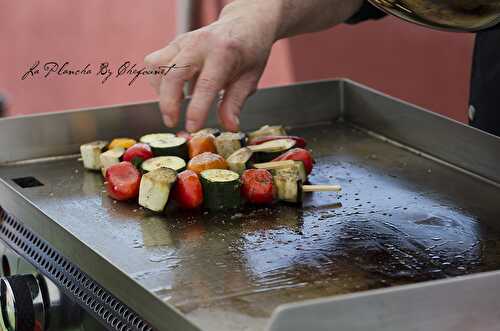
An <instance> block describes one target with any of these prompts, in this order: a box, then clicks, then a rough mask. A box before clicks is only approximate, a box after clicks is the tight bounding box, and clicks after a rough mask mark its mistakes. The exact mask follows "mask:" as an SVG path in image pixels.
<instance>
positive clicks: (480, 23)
mask: <svg viewBox="0 0 500 331" xmlns="http://www.w3.org/2000/svg"><path fill="white" fill-rule="evenodd" d="M369 1H370V2H371V3H372V4H373V5H374V6H376V7H377V8H379V9H381V10H383V11H385V12H387V13H389V14H392V15H395V16H397V17H399V18H402V19H404V20H406V21H409V22H413V23H417V24H420V25H423V26H427V27H431V28H436V29H441V30H449V31H478V30H483V29H487V28H489V27H492V26H494V25H496V24H499V23H500V0H369Z"/></svg>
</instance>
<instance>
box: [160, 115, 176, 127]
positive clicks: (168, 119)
mask: <svg viewBox="0 0 500 331" xmlns="http://www.w3.org/2000/svg"><path fill="white" fill-rule="evenodd" d="M162 118H163V123H164V124H165V125H166V126H167V127H169V128H173V127H174V126H175V123H174V121H173V120H172V118H171V117H170V116H169V115H167V114H163V115H162Z"/></svg>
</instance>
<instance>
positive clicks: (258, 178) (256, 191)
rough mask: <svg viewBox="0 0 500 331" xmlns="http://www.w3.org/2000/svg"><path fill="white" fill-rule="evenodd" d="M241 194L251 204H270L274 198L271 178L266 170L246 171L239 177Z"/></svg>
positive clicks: (274, 191)
mask: <svg viewBox="0 0 500 331" xmlns="http://www.w3.org/2000/svg"><path fill="white" fill-rule="evenodd" d="M241 194H242V195H243V197H244V198H245V199H246V200H247V201H248V202H250V203H252V204H257V205H260V204H270V203H272V202H273V201H274V197H275V196H276V188H275V186H274V183H273V176H272V175H271V173H270V172H269V171H268V170H266V169H248V170H245V171H244V172H243V175H242V176H241Z"/></svg>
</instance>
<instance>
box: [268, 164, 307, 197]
mask: <svg viewBox="0 0 500 331" xmlns="http://www.w3.org/2000/svg"><path fill="white" fill-rule="evenodd" d="M273 181H274V185H275V186H276V191H277V193H278V199H279V200H281V201H284V202H289V203H293V204H302V181H301V180H300V178H299V177H298V176H297V174H296V172H294V171H288V172H287V171H281V172H280V173H279V174H276V175H275V176H273Z"/></svg>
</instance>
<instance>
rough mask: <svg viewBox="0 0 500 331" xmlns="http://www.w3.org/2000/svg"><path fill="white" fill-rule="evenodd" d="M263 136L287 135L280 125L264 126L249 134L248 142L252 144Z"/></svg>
mask: <svg viewBox="0 0 500 331" xmlns="http://www.w3.org/2000/svg"><path fill="white" fill-rule="evenodd" d="M265 136H287V133H286V131H285V129H284V128H283V126H281V125H264V126H263V127H261V128H260V129H258V130H256V131H252V132H250V133H249V134H248V140H249V142H252V140H254V139H256V138H259V137H265Z"/></svg>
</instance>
